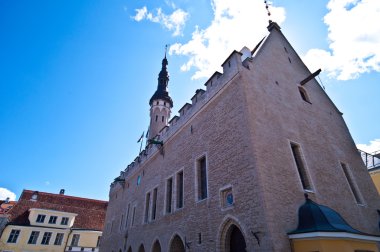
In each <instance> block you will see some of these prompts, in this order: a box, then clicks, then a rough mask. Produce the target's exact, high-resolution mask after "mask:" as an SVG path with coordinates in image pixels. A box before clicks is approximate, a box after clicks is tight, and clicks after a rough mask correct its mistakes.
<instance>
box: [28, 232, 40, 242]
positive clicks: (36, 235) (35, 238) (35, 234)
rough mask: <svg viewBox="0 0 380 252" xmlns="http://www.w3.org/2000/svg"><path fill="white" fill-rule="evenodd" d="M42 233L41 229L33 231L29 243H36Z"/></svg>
mask: <svg viewBox="0 0 380 252" xmlns="http://www.w3.org/2000/svg"><path fill="white" fill-rule="evenodd" d="M39 235H40V232H39V231H32V233H30V236H29V240H28V244H36V243H37V239H38V236H39Z"/></svg>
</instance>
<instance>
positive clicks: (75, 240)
mask: <svg viewBox="0 0 380 252" xmlns="http://www.w3.org/2000/svg"><path fill="white" fill-rule="evenodd" d="M79 238H80V235H79V234H74V235H73V238H72V239H71V244H70V246H72V247H78V244H79Z"/></svg>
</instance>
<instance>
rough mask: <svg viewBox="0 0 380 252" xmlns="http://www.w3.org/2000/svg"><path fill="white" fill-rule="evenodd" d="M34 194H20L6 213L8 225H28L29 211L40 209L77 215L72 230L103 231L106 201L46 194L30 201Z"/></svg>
mask: <svg viewBox="0 0 380 252" xmlns="http://www.w3.org/2000/svg"><path fill="white" fill-rule="evenodd" d="M34 193H35V191H30V190H24V191H23V192H22V194H21V196H20V199H19V200H18V202H17V204H16V205H15V206H14V207H13V208H12V209H11V211H9V212H8V213H9V214H10V215H11V217H10V223H9V224H15V225H30V223H29V220H28V215H29V209H31V208H40V209H49V210H56V211H62V212H69V213H76V214H78V215H77V216H76V218H75V222H74V225H73V227H72V228H78V229H91V230H103V226H104V220H105V216H106V210H107V205H108V202H107V201H102V200H94V199H86V198H79V197H74V196H68V195H63V194H54V193H46V192H37V193H38V196H37V200H31V199H32V195H33V194H34Z"/></svg>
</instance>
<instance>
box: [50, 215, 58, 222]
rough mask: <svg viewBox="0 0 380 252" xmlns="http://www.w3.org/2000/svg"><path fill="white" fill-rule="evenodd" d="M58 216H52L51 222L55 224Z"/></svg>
mask: <svg viewBox="0 0 380 252" xmlns="http://www.w3.org/2000/svg"><path fill="white" fill-rule="evenodd" d="M57 218H58V217H57V216H50V218H49V224H55V223H56V222H57Z"/></svg>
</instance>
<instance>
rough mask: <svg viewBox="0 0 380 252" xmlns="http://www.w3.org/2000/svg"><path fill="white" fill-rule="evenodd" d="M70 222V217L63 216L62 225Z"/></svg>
mask: <svg viewBox="0 0 380 252" xmlns="http://www.w3.org/2000/svg"><path fill="white" fill-rule="evenodd" d="M68 223H69V218H68V217H62V219H61V225H67V224H68Z"/></svg>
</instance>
